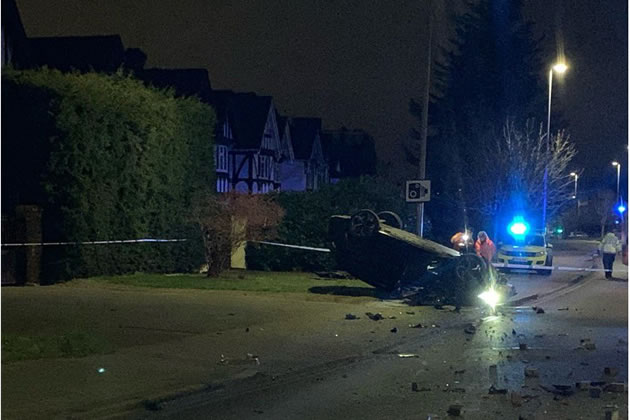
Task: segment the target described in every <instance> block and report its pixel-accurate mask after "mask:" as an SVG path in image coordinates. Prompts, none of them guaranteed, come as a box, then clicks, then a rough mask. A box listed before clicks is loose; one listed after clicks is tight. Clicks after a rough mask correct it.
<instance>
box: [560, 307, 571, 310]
mask: <svg viewBox="0 0 630 420" xmlns="http://www.w3.org/2000/svg"><path fill="white" fill-rule="evenodd" d="M558 310H559V311H568V310H569V308H568V307H566V308H558Z"/></svg>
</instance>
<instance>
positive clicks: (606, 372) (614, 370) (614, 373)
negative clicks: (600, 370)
mask: <svg viewBox="0 0 630 420" xmlns="http://www.w3.org/2000/svg"><path fill="white" fill-rule="evenodd" d="M617 373H619V369H617V368H611V367H606V368H604V375H607V376H617Z"/></svg>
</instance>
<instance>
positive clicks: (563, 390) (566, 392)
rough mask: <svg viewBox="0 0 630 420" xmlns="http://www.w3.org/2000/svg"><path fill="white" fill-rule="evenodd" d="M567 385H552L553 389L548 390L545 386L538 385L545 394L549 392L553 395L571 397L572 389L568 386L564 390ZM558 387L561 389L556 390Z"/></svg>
mask: <svg viewBox="0 0 630 420" xmlns="http://www.w3.org/2000/svg"><path fill="white" fill-rule="evenodd" d="M566 386H567V385H554V386H553V388H550V387H548V386H546V385H540V388H542V389H544V390H545V391H547V392H551V393H552V394H554V395H562V396H565V397H568V396H571V395H573V394H574V391H573V388H572V387H571V386H570V385H568V388H565V387H566ZM558 387H560V388H561V389H558Z"/></svg>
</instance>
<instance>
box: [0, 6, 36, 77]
mask: <svg viewBox="0 0 630 420" xmlns="http://www.w3.org/2000/svg"><path fill="white" fill-rule="evenodd" d="M1 11H2V65H3V66H6V65H12V66H13V67H15V68H26V67H29V66H30V62H31V60H30V55H31V54H30V51H29V45H28V39H27V38H26V32H25V31H24V26H23V25H22V19H20V12H19V10H18V8H17V5H16V4H15V0H2V10H1Z"/></svg>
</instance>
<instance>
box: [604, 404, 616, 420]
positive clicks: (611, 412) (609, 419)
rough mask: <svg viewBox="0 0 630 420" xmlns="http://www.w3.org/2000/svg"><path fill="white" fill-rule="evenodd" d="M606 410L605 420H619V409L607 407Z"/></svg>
mask: <svg viewBox="0 0 630 420" xmlns="http://www.w3.org/2000/svg"><path fill="white" fill-rule="evenodd" d="M604 410H606V411H604V420H619V408H618V407H617V406H616V405H614V404H613V405H607V406H606V407H604Z"/></svg>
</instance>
